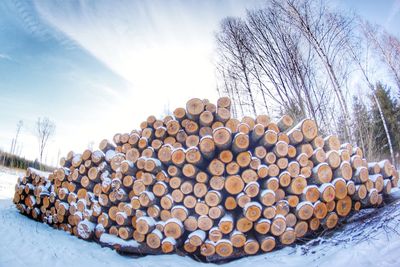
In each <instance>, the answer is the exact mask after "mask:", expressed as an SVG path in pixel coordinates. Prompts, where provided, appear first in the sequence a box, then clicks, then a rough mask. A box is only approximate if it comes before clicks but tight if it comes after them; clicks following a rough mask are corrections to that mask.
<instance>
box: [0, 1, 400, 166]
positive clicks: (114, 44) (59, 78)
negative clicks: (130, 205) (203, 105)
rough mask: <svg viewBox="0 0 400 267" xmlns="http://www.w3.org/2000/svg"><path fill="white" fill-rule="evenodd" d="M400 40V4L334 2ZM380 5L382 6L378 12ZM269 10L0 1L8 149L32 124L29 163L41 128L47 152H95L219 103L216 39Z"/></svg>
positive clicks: (236, 4) (25, 149)
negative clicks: (164, 119) (248, 12)
mask: <svg viewBox="0 0 400 267" xmlns="http://www.w3.org/2000/svg"><path fill="white" fill-rule="evenodd" d="M332 3H333V4H334V5H337V6H338V7H339V8H342V9H345V10H354V11H356V12H357V13H359V14H360V15H362V16H364V17H366V18H367V19H369V20H371V21H372V22H374V23H379V24H382V25H384V26H385V27H386V28H387V29H388V30H389V31H390V32H392V33H394V34H397V35H400V27H398V25H400V15H399V9H400V1H389V0H387V1H373V0H368V1H361V0H359V1H345V0H335V1H333V2H332ZM378 3H379V4H378ZM260 5H262V1H235V0H231V1H211V0H206V1H161V0H160V1H105V0H99V1H47V0H40V1H33V2H30V1H20V0H13V1H11V0H10V1H8V0H4V1H1V2H0V107H1V109H0V110H1V111H0V129H1V130H0V148H2V149H4V150H9V149H10V144H11V140H12V138H13V136H14V135H15V127H16V126H15V125H16V123H17V121H18V120H20V119H22V120H23V121H24V127H23V132H22V136H21V138H20V142H19V150H20V151H21V155H23V156H26V157H28V158H35V157H36V155H37V154H38V149H37V141H36V139H35V137H34V135H33V132H34V125H35V121H36V119H37V118H38V117H39V116H47V117H49V118H50V119H52V120H53V121H55V123H56V125H57V128H56V133H55V135H54V137H53V138H52V140H51V142H50V144H49V149H48V152H47V162H48V163H49V164H56V159H57V157H58V153H59V152H60V153H61V155H65V154H66V153H67V152H68V150H70V149H72V150H74V151H82V150H83V149H84V148H85V147H87V146H88V144H89V143H91V142H94V143H95V147H96V146H97V144H98V142H99V141H100V140H101V139H102V138H112V135H113V134H114V133H116V132H124V131H130V130H131V129H133V128H137V127H138V125H139V123H140V121H142V120H144V119H146V117H147V116H148V115H150V114H154V115H160V114H162V113H163V110H164V109H165V108H167V107H170V108H175V107H177V106H181V105H183V104H184V103H185V101H186V100H187V99H188V98H190V97H193V96H197V97H203V98H209V99H216V97H217V95H216V92H215V78H214V66H213V63H212V56H213V52H214V39H213V38H214V35H213V33H214V32H215V31H216V30H217V28H218V23H219V21H220V20H221V19H222V18H224V17H225V16H240V15H243V14H244V13H245V9H246V8H255V7H258V6H260Z"/></svg>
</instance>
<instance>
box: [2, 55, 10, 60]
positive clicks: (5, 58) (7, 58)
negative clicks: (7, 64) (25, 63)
mask: <svg viewBox="0 0 400 267" xmlns="http://www.w3.org/2000/svg"><path fill="white" fill-rule="evenodd" d="M2 59H4V60H12V58H11V57H10V56H9V55H6V54H0V60H2Z"/></svg>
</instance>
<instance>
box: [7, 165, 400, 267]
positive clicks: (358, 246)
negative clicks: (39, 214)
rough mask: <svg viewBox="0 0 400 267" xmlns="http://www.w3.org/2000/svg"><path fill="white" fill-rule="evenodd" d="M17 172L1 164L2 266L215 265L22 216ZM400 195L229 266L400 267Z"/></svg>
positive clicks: (398, 193)
mask: <svg viewBox="0 0 400 267" xmlns="http://www.w3.org/2000/svg"><path fill="white" fill-rule="evenodd" d="M17 175H18V172H17V171H10V170H7V169H4V168H3V169H1V168H0V267H12V266H32V267H36V266H52V267H57V266H85V267H90V266H99V267H100V266H131V267H132V266H143V267H144V266H157V267H161V266H187V267H189V266H190V267H200V266H212V265H214V264H205V263H198V262H196V261H194V260H192V259H191V258H189V257H180V256H176V255H163V256H146V257H142V258H132V257H127V256H121V255H119V254H117V253H116V252H115V251H113V250H111V249H109V248H101V247H100V246H99V245H98V244H95V243H90V242H86V241H83V240H79V239H77V238H75V237H73V236H71V235H68V234H66V233H65V232H63V231H58V230H54V229H53V228H50V227H48V226H47V225H44V224H41V223H37V222H35V221H32V220H30V219H28V218H27V217H24V216H22V215H20V214H19V213H18V211H17V210H16V209H15V207H14V206H13V204H12V200H11V199H12V196H13V191H14V184H15V182H16V179H17ZM394 195H395V196H396V198H398V200H397V201H394V202H392V203H391V204H390V205H388V206H386V207H384V208H382V209H380V210H379V211H377V212H374V213H373V215H372V216H365V217H367V218H364V219H362V216H361V215H362V214H359V215H358V216H357V217H355V218H354V220H353V222H350V223H348V224H347V225H345V226H344V227H342V228H340V230H339V231H336V232H335V233H333V234H331V235H330V236H324V237H321V238H318V239H316V240H312V241H310V242H308V243H305V244H303V245H296V246H293V247H287V248H285V249H282V250H278V251H276V252H272V253H269V254H264V255H259V256H253V257H247V258H244V259H240V260H236V261H232V262H229V263H226V264H224V265H223V266H224V267H225V266H226V267H239V266H240V267H256V266H268V267H272V266H280V267H284V266H307V267H311V266H328V265H329V266H330V267H334V266H348V265H349V264H351V266H352V267H357V266H363V267H364V266H400V253H399V251H400V191H397V192H396V193H395V194H394Z"/></svg>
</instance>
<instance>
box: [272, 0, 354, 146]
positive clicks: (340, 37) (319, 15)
mask: <svg viewBox="0 0 400 267" xmlns="http://www.w3.org/2000/svg"><path fill="white" fill-rule="evenodd" d="M273 2H274V5H276V6H278V7H280V8H281V9H282V10H283V11H286V13H287V18H288V19H290V20H291V21H292V23H293V25H295V26H296V27H297V28H298V29H299V31H300V32H301V33H302V35H303V36H304V37H305V38H306V39H307V41H308V43H309V44H310V45H311V46H312V47H313V48H314V51H315V52H316V55H317V56H318V57H319V59H320V60H321V62H322V65H323V67H324V68H325V70H326V74H327V76H328V77H329V80H330V82H331V86H332V89H333V91H334V92H335V95H336V97H337V100H338V102H339V107H340V110H341V112H342V114H343V116H344V118H345V119H344V123H345V125H344V130H345V135H346V136H345V137H346V139H348V140H351V138H352V134H351V127H350V125H349V123H350V112H349V109H348V105H347V101H346V97H345V92H344V83H345V82H346V80H347V73H346V66H347V62H346V58H347V57H346V54H345V53H343V51H344V50H343V48H344V47H345V46H346V44H347V42H348V41H349V40H350V39H351V35H352V32H353V19H354V18H353V17H352V16H343V15H341V14H339V13H338V12H333V11H331V10H330V9H329V8H328V6H327V4H326V3H325V2H323V1H315V0H300V1H296V0H285V1H284V3H283V4H282V2H281V1H277V0H273ZM341 78H342V79H341Z"/></svg>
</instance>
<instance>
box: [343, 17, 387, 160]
mask: <svg viewBox="0 0 400 267" xmlns="http://www.w3.org/2000/svg"><path fill="white" fill-rule="evenodd" d="M358 21H359V23H358V25H359V28H360V33H361V34H362V35H363V36H360V37H359V38H357V39H356V40H355V42H352V43H350V42H349V43H348V45H347V49H348V51H349V54H350V55H351V56H352V58H353V60H354V62H355V63H356V66H357V67H358V69H359V71H360V72H361V74H362V76H363V78H364V80H365V82H366V84H367V86H368V88H369V90H370V93H371V95H372V98H373V100H374V102H375V104H376V106H377V108H378V111H379V116H380V119H381V120H382V124H383V128H384V130H385V134H386V138H387V140H388V146H389V151H390V157H391V159H392V162H393V163H394V162H395V156H394V151H393V144H392V138H391V136H390V132H389V127H388V125H387V123H386V119H385V116H384V114H383V111H382V107H381V103H380V102H379V100H378V98H377V96H376V92H375V86H374V84H375V83H376V81H375V82H373V81H372V80H371V77H370V74H369V65H368V64H369V62H370V53H369V51H370V46H371V41H373V42H375V41H376V40H375V39H374V40H372V38H371V36H372V35H374V34H373V33H372V32H371V31H372V27H371V26H370V25H369V24H368V23H367V22H365V21H362V20H360V19H359V20H358ZM362 44H363V45H362ZM364 151H365V149H364ZM370 151H372V149H370Z"/></svg>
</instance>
